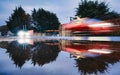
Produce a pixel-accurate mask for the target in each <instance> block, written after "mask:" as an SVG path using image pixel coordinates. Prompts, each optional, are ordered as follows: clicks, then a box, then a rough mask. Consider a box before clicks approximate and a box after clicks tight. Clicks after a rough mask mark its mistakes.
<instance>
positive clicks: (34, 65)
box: [0, 37, 120, 75]
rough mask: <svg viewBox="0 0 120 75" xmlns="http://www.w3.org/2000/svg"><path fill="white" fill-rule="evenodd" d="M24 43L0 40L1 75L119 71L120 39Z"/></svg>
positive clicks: (100, 74) (86, 74) (110, 73)
mask: <svg viewBox="0 0 120 75" xmlns="http://www.w3.org/2000/svg"><path fill="white" fill-rule="evenodd" d="M114 38H115V37H114ZM118 39H119V38H118ZM114 40H117V39H114ZM24 42H25V40H21V39H20V40H18V39H17V40H16V39H14V40H13V39H12V40H11V41H7V40H6V41H5V40H4V41H2V40H1V41H0V67H1V69H0V75H33V74H34V75H89V74H93V75H94V74H95V75H96V74H97V75H103V74H104V75H113V74H114V75H119V74H120V71H119V70H120V42H119V41H100V40H99V41H96V40H94V41H90V40H87V41H85V40H79V41H78V40H69V39H67V40H66V39H57V40H48V39H47V40H45V39H44V40H43V39H42V40H41V39H34V40H33V39H32V40H27V42H25V43H24Z"/></svg>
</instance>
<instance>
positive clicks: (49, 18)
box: [6, 6, 60, 34]
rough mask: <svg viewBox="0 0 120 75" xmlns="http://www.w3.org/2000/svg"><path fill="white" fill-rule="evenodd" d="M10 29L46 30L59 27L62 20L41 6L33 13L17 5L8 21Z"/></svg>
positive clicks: (15, 30) (15, 31) (12, 30)
mask: <svg viewBox="0 0 120 75" xmlns="http://www.w3.org/2000/svg"><path fill="white" fill-rule="evenodd" d="M6 23H7V26H8V28H9V30H10V31H11V32H13V33H15V34H16V33H17V32H18V31H20V30H31V29H32V30H34V31H35V32H45V30H56V29H58V27H59V25H60V22H59V20H58V18H57V16H56V14H54V13H52V12H50V11H47V10H44V9H43V8H39V9H38V10H36V9H35V8H34V9H33V11H32V15H30V14H28V13H26V12H25V10H24V9H23V8H22V7H21V6H20V7H16V9H15V10H14V11H13V13H12V14H11V16H10V17H9V19H8V21H6Z"/></svg>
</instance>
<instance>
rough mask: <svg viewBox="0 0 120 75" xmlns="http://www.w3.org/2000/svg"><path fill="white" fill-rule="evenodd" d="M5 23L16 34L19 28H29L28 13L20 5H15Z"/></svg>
mask: <svg viewBox="0 0 120 75" xmlns="http://www.w3.org/2000/svg"><path fill="white" fill-rule="evenodd" d="M6 23H7V26H8V28H9V30H10V31H11V32H13V33H15V34H16V33H17V32H18V31H19V30H23V28H24V27H26V29H29V27H30V15H29V14H27V13H26V12H25V11H24V9H23V8H22V7H17V8H16V9H15V10H14V12H13V13H12V14H11V16H10V17H9V20H8V21H6Z"/></svg>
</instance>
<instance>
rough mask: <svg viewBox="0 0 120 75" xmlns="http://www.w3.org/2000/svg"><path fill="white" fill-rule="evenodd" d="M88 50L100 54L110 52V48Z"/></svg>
mask: <svg viewBox="0 0 120 75" xmlns="http://www.w3.org/2000/svg"><path fill="white" fill-rule="evenodd" d="M88 51H89V52H94V53H101V54H110V53H112V50H108V49H90V50H88Z"/></svg>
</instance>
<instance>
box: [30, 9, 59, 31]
mask: <svg viewBox="0 0 120 75" xmlns="http://www.w3.org/2000/svg"><path fill="white" fill-rule="evenodd" d="M32 23H33V25H32V26H33V29H34V31H36V32H44V31H45V30H56V29H58V27H59V25H60V22H59V20H58V18H57V16H56V14H54V13H51V12H49V11H46V10H44V9H42V8H41V9H38V10H36V9H34V10H33V11H32Z"/></svg>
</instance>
